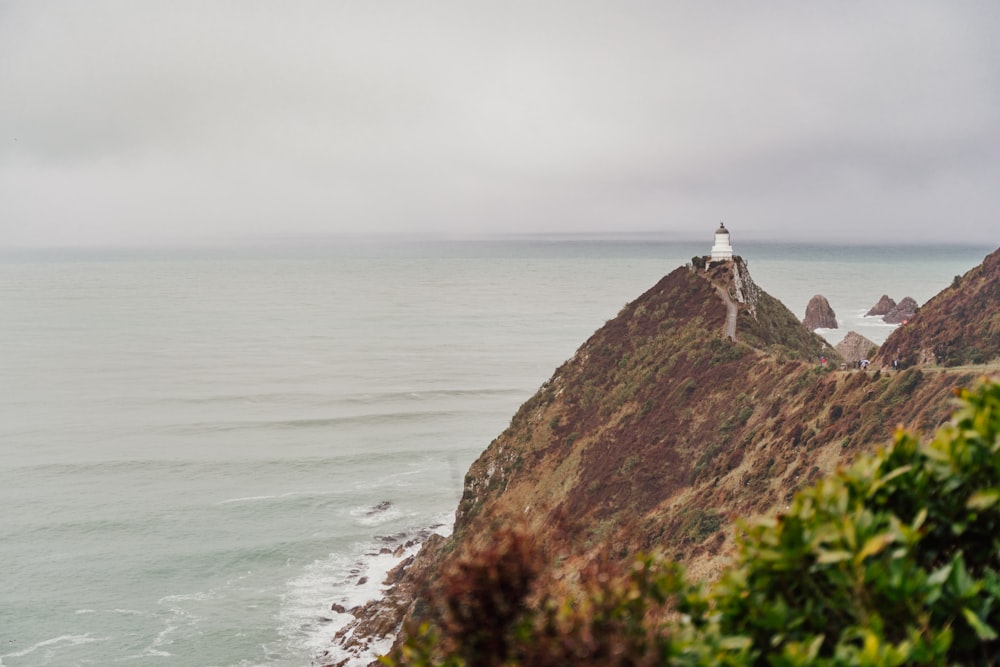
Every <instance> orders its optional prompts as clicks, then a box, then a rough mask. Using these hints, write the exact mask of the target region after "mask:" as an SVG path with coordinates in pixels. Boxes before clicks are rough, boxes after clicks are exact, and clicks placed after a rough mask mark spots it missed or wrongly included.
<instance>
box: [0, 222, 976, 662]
mask: <svg viewBox="0 0 1000 667" xmlns="http://www.w3.org/2000/svg"><path fill="white" fill-rule="evenodd" d="M710 245H711V243H710V239H709V240H708V241H706V243H700V244H688V243H673V242H669V241H666V240H663V239H655V238H654V239H638V238H622V239H612V238H597V239H574V238H549V239H544V238H523V239H494V240H475V241H472V240H461V241H458V240H456V241H447V240H441V241H412V240H411V241H407V242H403V241H400V242H384V243H374V242H359V241H352V242H345V243H343V244H338V243H335V242H324V243H314V244H310V245H304V246H302V247H298V246H295V245H293V244H287V243H286V244H281V245H278V246H273V247H264V246H260V247H254V246H240V247H234V248H215V249H199V250H191V249H187V250H185V249H177V250H158V251H150V250H132V251H130V250H87V251H33V252H27V251H24V252H19V253H15V252H12V251H8V252H5V253H3V254H0V507H2V508H3V511H2V512H0V572H2V573H3V575H2V583H0V665H2V666H3V667H22V666H41V665H59V666H60V667H67V666H73V665H109V664H119V663H121V664H126V665H136V666H145V665H158V666H173V665H181V666H210V665H213V666H220V667H222V666H230V667H232V666H250V665H266V666H270V667H276V666H282V667H283V666H289V667H291V666H295V667H302V666H306V665H314V664H320V663H321V662H322V661H323V660H333V659H335V658H336V657H337V656H341V655H346V654H342V653H338V650H339V649H337V648H336V647H335V646H334V645H333V642H332V636H333V634H334V633H335V632H336V630H337V628H338V627H340V626H341V625H343V622H344V620H345V618H344V615H342V614H339V613H337V612H335V611H332V610H331V605H333V604H334V603H336V604H342V605H344V606H345V607H348V608H349V607H350V606H352V605H354V604H359V603H362V602H364V601H366V600H367V599H371V598H373V597H376V596H378V594H379V590H380V589H379V582H380V580H381V573H383V572H384V571H385V570H386V569H387V568H389V567H391V566H392V564H393V563H395V562H396V561H397V560H398V549H400V548H403V545H405V543H407V542H408V541H409V540H411V539H413V538H414V537H415V536H418V535H420V534H421V533H422V532H423V533H426V531H428V530H435V531H438V532H441V533H442V534H446V533H447V532H448V531H449V530H450V525H451V522H452V520H453V510H454V507H455V505H456V504H457V501H458V499H459V497H460V495H461V487H462V479H463V476H464V474H465V471H466V470H467V468H468V466H469V464H470V463H471V462H472V461H473V460H474V459H475V458H476V456H478V454H479V453H480V452H481V451H482V450H483V449H484V448H485V447H486V446H487V445H488V444H489V442H490V441H491V440H492V438H493V437H495V436H496V435H497V434H499V433H500V432H501V431H503V429H504V428H506V426H507V425H508V423H509V421H510V418H511V417H512V415H513V414H514V412H515V410H516V409H517V407H518V406H519V405H520V404H521V403H522V402H523V401H525V400H526V399H527V398H528V397H530V396H531V395H532V394H533V393H534V392H535V390H536V389H537V388H538V386H539V385H540V384H541V383H542V382H543V381H545V380H546V379H547V378H548V377H549V376H550V375H551V373H552V372H553V370H554V369H555V368H556V367H557V366H558V365H559V364H560V363H562V362H563V361H564V360H565V359H567V358H569V357H570V356H572V354H573V353H574V351H575V350H576V348H577V347H578V346H579V345H580V344H582V343H583V341H584V340H585V339H586V338H587V337H588V336H589V335H590V334H591V333H593V332H594V331H595V330H596V329H597V328H599V327H600V326H601V325H602V324H603V323H604V322H605V321H606V320H608V319H610V318H612V317H614V316H615V315H616V314H617V313H618V312H619V310H620V309H621V308H622V306H624V305H625V304H626V303H627V302H628V301H630V300H632V299H634V298H636V297H638V296H639V295H640V294H641V293H642V292H644V291H645V290H646V289H648V288H649V287H651V286H652V285H653V284H654V283H655V282H656V281H657V280H659V279H660V278H661V277H662V276H663V275H665V274H666V273H668V272H670V271H671V270H673V269H674V268H676V267H678V266H680V265H683V264H685V263H686V262H688V261H690V258H691V257H692V256H693V255H695V254H699V255H700V254H704V253H707V252H708V249H709V247H710ZM734 245H735V246H736V251H737V252H738V253H739V254H740V255H741V256H743V257H744V259H746V260H747V261H748V263H749V269H750V272H751V274H752V275H753V277H754V279H755V280H756V282H757V283H758V284H759V285H760V286H761V287H762V288H763V289H764V290H766V291H768V292H769V293H770V294H772V295H773V296H775V297H777V298H779V299H781V300H782V301H783V302H784V303H785V304H786V305H787V306H788V307H789V308H790V309H791V310H792V311H793V312H794V313H795V314H796V315H798V316H799V317H802V315H803V314H804V311H805V306H806V303H807V302H808V300H809V298H810V297H811V296H812V295H814V294H823V295H825V296H826V297H827V298H828V299H829V301H830V303H831V305H832V306H833V308H834V309H835V310H836V311H837V314H838V319H839V320H840V322H841V326H840V328H839V329H837V330H832V331H824V332H821V333H823V334H824V335H825V336H826V337H827V338H828V339H829V340H830V342H831V343H835V342H836V341H838V340H839V339H840V338H841V337H842V336H843V334H844V333H846V331H848V330H850V329H854V330H856V331H858V332H859V333H862V334H863V335H865V336H867V337H869V338H871V339H873V340H875V341H876V342H881V341H883V340H884V339H885V337H886V336H887V335H888V334H889V333H890V332H891V331H892V327H891V326H888V325H885V324H883V323H881V322H880V321H878V320H876V319H873V318H864V317H863V315H864V312H865V311H866V310H867V309H868V308H869V307H870V306H871V305H873V304H874V303H875V302H876V301H877V300H878V298H879V297H880V296H881V295H882V294H883V293H886V294H889V296H891V297H892V298H894V299H896V300H897V301H898V300H900V299H901V298H902V297H904V296H912V297H914V298H915V299H916V300H917V301H918V302H919V303H923V302H925V301H926V300H927V299H928V298H930V297H931V296H933V295H934V294H935V293H937V292H938V291H940V290H941V289H944V288H945V287H947V286H948V285H950V283H951V281H952V278H953V277H954V276H955V275H958V274H962V273H964V272H965V271H967V270H968V269H970V268H972V267H973V266H975V265H976V264H978V263H979V262H980V261H981V260H982V259H983V257H984V256H985V255H986V254H987V253H988V252H990V251H991V250H992V249H993V248H990V247H984V246H979V247H976V246H945V247H929V246H905V247H865V246H857V247H848V246H843V247H841V246H809V245H777V244H745V245H742V246H741V245H740V243H739V239H738V237H735V236H734ZM720 307H721V305H720ZM737 335H738V332H737ZM408 548H409V551H410V552H412V551H413V550H414V549H415V548H416V547H414V546H410V547H408ZM386 552H389V553H386ZM392 552H396V555H395V556H394V555H392ZM324 652H331V653H329V655H328V656H327V657H325V658H324V657H322V656H323V655H324ZM331 656H332V657H331ZM354 664H363V662H362V660H361V659H360V658H357V659H355V660H354Z"/></svg>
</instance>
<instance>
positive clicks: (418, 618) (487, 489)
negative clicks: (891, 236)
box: [349, 253, 1000, 664]
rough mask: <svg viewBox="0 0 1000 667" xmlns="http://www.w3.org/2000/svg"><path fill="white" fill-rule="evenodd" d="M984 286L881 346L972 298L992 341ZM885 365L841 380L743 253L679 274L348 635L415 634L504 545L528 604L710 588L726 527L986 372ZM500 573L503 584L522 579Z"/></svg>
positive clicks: (564, 377)
mask: <svg viewBox="0 0 1000 667" xmlns="http://www.w3.org/2000/svg"><path fill="white" fill-rule="evenodd" d="M996 256H997V253H994V255H991V258H995V257H996ZM987 259H988V261H989V260H990V258H987ZM990 266H991V267H992V266H994V264H990ZM970 273H971V272H970ZM976 275H980V274H976ZM981 275H982V277H981V278H976V279H975V280H972V279H962V281H960V282H961V284H959V285H958V286H956V287H953V288H949V289H948V290H946V291H945V293H943V297H942V298H939V299H938V300H932V302H931V303H929V304H928V305H927V306H926V307H925V308H923V309H921V312H919V313H917V315H916V316H915V317H914V318H913V320H912V321H911V322H910V324H908V325H907V326H906V327H904V328H903V329H901V330H899V331H897V332H896V333H894V334H893V336H891V337H890V338H889V340H888V341H887V343H886V346H884V348H883V349H886V348H888V349H889V350H893V349H901V348H893V347H892V346H893V345H896V344H897V343H894V342H893V341H894V339H895V337H896V336H897V335H909V333H910V332H913V331H922V330H925V329H926V330H927V331H932V330H933V331H938V330H944V329H945V328H946V325H943V324H941V322H940V320H941V319H942V318H948V317H951V315H946V314H942V313H948V312H950V311H949V309H950V308H952V307H953V306H952V305H951V304H952V301H955V300H968V298H970V297H968V294H967V292H966V290H973V289H974V290H976V291H975V294H977V295H978V296H979V297H981V298H983V299H985V301H984V302H983V303H981V304H980V308H979V311H978V313H979V314H978V316H977V317H973V314H972V313H971V310H970V311H968V312H970V315H969V317H970V318H971V319H969V320H968V321H966V322H964V324H963V327H962V329H961V330H962V331H966V332H979V331H987V332H989V331H992V329H991V327H993V326H994V325H993V322H994V320H995V315H996V313H997V311H998V307H1000V299H997V297H996V295H997V294H998V291H997V289H996V288H995V286H996V285H997V284H1000V276H998V275H997V271H996V270H995V269H993V268H991V269H990V270H989V271H987V272H985V273H983V274H981ZM963 312H967V311H963ZM734 320H735V321H734ZM984 327H985V328H984ZM924 328H925V329H924ZM734 330H735V331H734ZM970 335H971V334H970ZM954 340H955V341H957V342H956V343H955V344H956V345H959V344H960V345H962V346H964V348H963V349H967V348H969V347H970V346H972V345H974V344H978V343H973V342H972V341H970V340H967V339H965V338H962V337H961V336H959V337H957V338H955V339H954ZM907 341H911V339H907ZM906 346H907V347H906V349H919V341H916V340H913V341H911V342H907V343H906ZM977 349H989V348H988V347H986V346H984V347H982V348H977ZM894 358H895V357H882V361H881V362H879V361H878V360H876V363H875V364H873V366H872V367H871V369H870V370H868V371H863V370H857V369H849V370H840V369H839V361H840V358H839V356H838V355H837V353H836V352H835V351H834V350H833V349H832V348H831V347H830V346H829V345H827V344H826V343H825V341H823V339H821V338H820V337H818V336H816V335H814V334H813V333H812V332H810V331H808V330H807V329H805V327H804V326H802V324H801V323H800V322H799V321H798V319H797V318H796V317H795V316H794V315H793V314H792V313H791V312H790V311H788V309H787V308H785V307H784V306H783V305H782V304H781V303H780V302H779V301H778V300H777V299H774V298H773V297H771V296H770V295H768V294H767V293H766V292H765V291H764V290H762V289H760V288H759V287H758V286H757V285H756V284H754V282H753V280H752V278H751V277H750V275H749V272H748V271H747V269H746V265H745V264H744V263H743V262H742V261H741V260H740V259H739V258H736V259H735V260H734V261H733V262H726V263H722V264H713V265H710V266H709V267H708V268H705V269H702V268H690V267H689V268H679V269H677V270H675V271H673V272H672V273H670V274H669V275H667V276H665V277H664V278H663V279H662V280H660V281H659V282H658V283H657V284H656V285H654V286H653V287H652V288H650V289H649V290H648V291H647V292H646V293H644V294H643V295H641V296H640V297H639V298H637V299H636V300H635V301H633V302H632V303H630V304H628V305H626V306H625V307H624V308H623V309H622V311H621V312H620V313H619V314H618V316H617V317H615V318H613V319H611V320H609V321H608V322H607V323H606V324H605V325H604V326H603V327H601V328H600V329H599V330H598V331H596V332H595V333H594V334H593V335H592V336H591V337H590V339H589V340H587V341H586V342H585V343H584V344H583V345H582V346H581V347H580V348H579V350H578V351H577V352H576V354H575V355H574V356H573V357H572V358H571V359H570V360H568V361H567V362H566V363H564V364H563V365H562V366H560V367H559V368H558V369H557V370H556V371H555V373H554V374H553V375H552V377H551V378H549V380H548V381H546V382H545V383H544V384H543V385H542V387H541V388H540V389H539V390H538V392H537V393H536V394H535V395H534V396H533V397H532V398H531V399H529V400H528V401H527V402H526V403H525V404H524V405H522V406H521V408H520V409H519V410H518V411H517V413H516V414H515V415H514V417H513V418H512V420H511V423H510V426H509V427H508V428H507V429H506V430H504V432H503V433H502V434H500V435H499V436H498V437H497V438H496V439H495V440H494V441H493V442H492V443H490V445H489V446H488V447H487V448H486V450H485V451H484V452H483V453H482V455H481V456H480V457H479V458H478V459H477V460H476V461H475V462H474V463H473V464H472V466H471V467H470V469H469V471H468V474H467V475H466V476H465V481H464V492H463V496H462V499H461V501H460V503H459V506H458V508H457V510H456V522H455V528H454V532H453V534H452V535H451V537H449V538H441V537H439V536H433V537H432V538H430V539H429V540H428V541H427V543H425V545H424V547H423V549H422V550H421V552H420V553H419V554H418V555H417V557H416V558H415V559H413V560H412V561H410V562H407V563H405V564H404V565H403V566H402V567H401V568H399V569H398V570H397V571H396V572H394V573H393V574H392V578H391V581H392V583H393V588H392V590H391V591H390V592H389V594H388V595H386V596H385V598H384V599H382V600H380V601H379V602H377V603H374V604H372V605H369V606H368V607H366V608H365V609H363V610H361V611H360V612H359V613H358V614H357V616H358V618H359V624H358V626H357V627H356V628H352V629H350V630H349V633H350V636H351V637H352V638H354V637H364V636H367V637H392V636H395V634H396V633H397V632H398V628H399V627H400V626H401V621H402V620H403V619H405V623H406V624H407V625H408V626H409V627H416V626H418V625H419V624H420V622H422V621H424V620H426V619H429V618H433V617H434V615H435V613H436V612H435V611H434V605H433V604H432V601H433V600H439V599H443V598H444V597H447V596H452V597H455V591H449V590H448V588H447V586H448V585H447V584H446V583H445V581H446V577H444V573H446V572H449V571H452V570H454V568H456V567H459V564H461V563H466V562H470V559H471V561H472V562H475V561H476V558H477V556H476V554H482V553H495V552H497V550H498V547H497V543H498V540H500V541H501V542H502V541H503V540H508V541H510V543H511V545H513V546H511V549H513V550H514V551H515V552H516V551H518V550H521V549H522V548H524V549H528V548H529V546H530V549H536V550H537V554H538V556H537V558H533V559H532V560H531V562H532V563H534V565H533V567H532V569H531V572H530V581H531V584H530V591H531V592H530V593H529V594H528V595H529V598H531V599H536V600H538V599H541V598H542V597H545V596H555V597H559V596H562V597H564V598H565V599H574V598H576V599H583V598H585V597H586V595H587V590H588V588H589V587H592V586H593V584H594V577H595V576H598V575H597V574H595V572H597V573H600V572H611V571H614V570H615V569H616V568H619V567H624V566H626V565H627V564H628V563H631V562H632V560H633V558H634V556H635V554H637V553H649V552H653V551H655V552H657V553H660V554H662V555H663V557H664V558H667V559H669V560H670V561H672V562H677V563H678V564H680V565H682V566H684V567H686V568H687V571H688V573H689V576H690V577H692V578H693V579H695V580H700V581H711V580H715V579H717V578H718V577H719V575H720V573H721V572H722V570H723V568H724V567H726V566H727V565H729V564H730V563H731V562H732V558H733V557H734V555H735V553H736V547H735V542H734V540H733V535H734V523H735V522H736V520H737V519H745V518H752V517H761V516H765V515H767V514H773V513H774V512H779V511H788V510H789V508H790V507H791V505H792V502H793V500H792V499H793V497H794V495H795V493H796V491H797V490H800V489H803V488H806V487H808V486H810V485H813V484H815V483H816V482H817V481H818V480H820V479H821V478H823V477H824V476H827V475H829V474H832V473H833V472H834V471H835V470H836V469H837V467H838V466H841V465H843V464H845V463H848V462H850V461H851V460H853V459H854V458H855V457H856V456H857V455H859V454H860V453H862V452H870V451H872V450H873V449H874V448H875V447H876V446H878V445H879V444H881V443H885V442H887V441H888V440H889V438H890V437H891V436H892V434H893V432H894V431H895V429H896V427H897V425H899V424H906V425H907V426H908V427H910V428H914V429H917V430H918V431H920V432H924V433H932V432H933V431H934V430H935V429H936V428H937V427H938V426H940V425H941V424H943V423H945V422H946V421H947V419H948V416H949V414H950V413H951V410H952V407H953V406H952V397H953V395H954V392H955V390H956V389H957V388H960V387H968V386H970V385H971V384H972V382H973V380H974V378H975V377H976V376H977V375H979V374H983V373H990V372H992V373H994V374H996V373H997V370H996V369H995V368H994V369H992V370H991V369H989V368H987V367H982V366H980V367H976V368H962V369H956V370H947V369H943V367H942V366H940V365H936V364H930V365H928V364H920V363H916V362H917V361H920V360H919V359H918V360H915V361H914V363H913V364H912V365H910V366H909V367H904V368H903V369H901V370H898V371H897V370H892V369H891V367H890V366H887V365H883V364H891V361H892V360H894ZM821 359H825V360H826V362H827V363H825V364H821ZM924 361H926V359H925V360H924ZM880 366H881V367H880ZM515 527H516V529H517V530H516V535H517V536H520V537H516V536H515V535H514V534H512V533H510V531H511V530H512V529H513V528H515ZM505 535H506V536H507V537H504V538H503V539H500V538H501V537H502V536H505ZM526 535H527V536H530V542H531V544H530V545H528V546H525V545H523V542H524V537H523V536H526ZM517 545H521V546H517ZM516 560H517V559H515V561H516ZM501 569H502V568H501ZM515 570H516V568H515ZM490 576H494V575H490ZM496 576H502V575H501V574H499V573H497V574H496ZM504 576H505V575H504ZM511 576H513V578H514V581H513V583H511V586H514V587H515V588H517V586H521V585H526V584H524V583H523V582H524V579H523V578H519V577H521V575H520V574H517V573H516V572H515V573H514V574H513V575H511ZM601 576H604V575H601ZM598 578H600V576H598ZM518 582H521V583H518ZM498 604H500V602H498ZM504 604H506V603H504ZM503 608H504V607H503V605H500V607H498V608H497V609H495V610H494V612H495V613H497V614H502V613H506V612H503V611H502V609H503ZM352 641H353V639H352ZM581 664H583V663H581ZM593 664H598V663H593Z"/></svg>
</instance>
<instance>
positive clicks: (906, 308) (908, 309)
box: [882, 297, 917, 324]
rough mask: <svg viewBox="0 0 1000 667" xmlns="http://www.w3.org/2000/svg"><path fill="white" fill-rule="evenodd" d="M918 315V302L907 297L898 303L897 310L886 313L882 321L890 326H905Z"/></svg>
mask: <svg viewBox="0 0 1000 667" xmlns="http://www.w3.org/2000/svg"><path fill="white" fill-rule="evenodd" d="M916 313H917V302H916V301H915V300H914V299H913V298H912V297H906V298H905V299H903V300H902V301H900V302H899V303H897V304H896V307H895V308H893V309H892V310H890V311H889V312H888V313H886V314H885V316H883V317H882V321H883V322H887V323H889V324H903V323H905V322H908V321H909V320H910V319H911V318H912V317H913V316H914V315H916Z"/></svg>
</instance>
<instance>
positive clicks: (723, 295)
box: [715, 285, 736, 343]
mask: <svg viewBox="0 0 1000 667" xmlns="http://www.w3.org/2000/svg"><path fill="white" fill-rule="evenodd" d="M715 291H716V292H718V293H719V298H720V299H722V301H723V302H724V303H725V304H726V337H727V338H729V340H731V341H733V342H734V343H735V342H736V303H735V302H734V301H733V300H732V298H730V296H729V292H727V291H726V290H724V289H722V288H721V287H719V286H718V285H716V286H715Z"/></svg>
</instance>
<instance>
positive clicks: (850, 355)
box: [836, 331, 878, 364]
mask: <svg viewBox="0 0 1000 667" xmlns="http://www.w3.org/2000/svg"><path fill="white" fill-rule="evenodd" d="M877 349H878V345H876V344H875V342H874V341H871V340H869V339H867V338H865V337H864V336H862V335H861V334H859V333H858V332H857V331H848V332H847V335H846V336H844V340H842V341H840V342H839V343H837V345H836V350H837V352H838V353H839V354H840V356H842V357H843V358H844V361H846V362H848V363H850V364H856V363H858V362H859V361H861V360H862V359H871V358H872V356H874V355H873V354H872V353H873V352H874V351H875V350H877Z"/></svg>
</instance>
